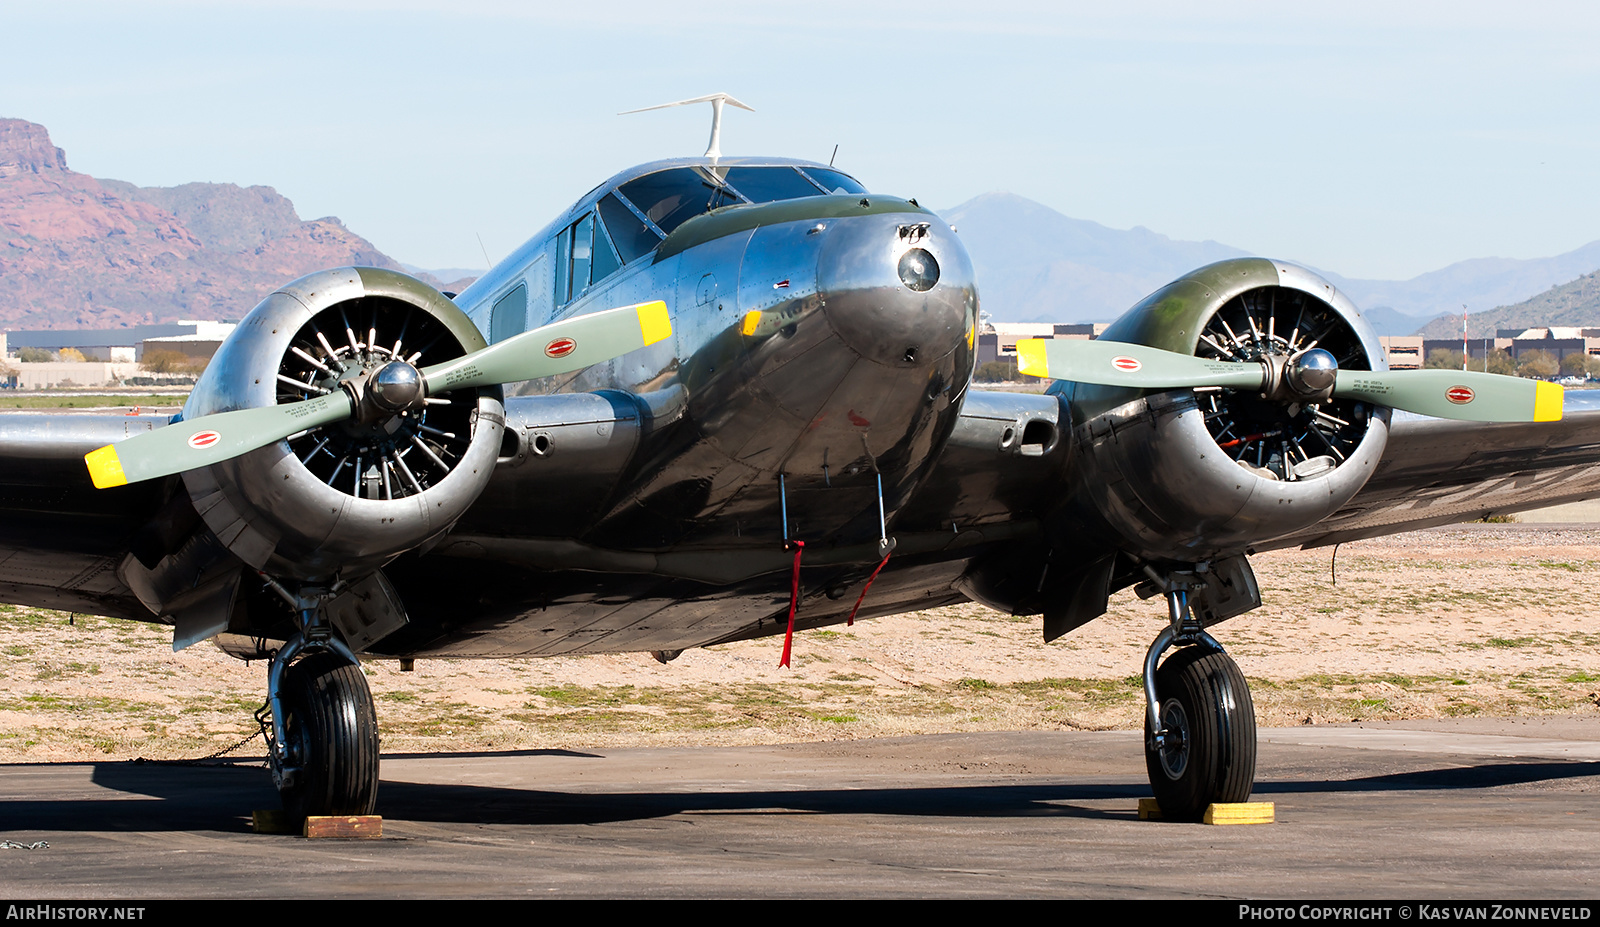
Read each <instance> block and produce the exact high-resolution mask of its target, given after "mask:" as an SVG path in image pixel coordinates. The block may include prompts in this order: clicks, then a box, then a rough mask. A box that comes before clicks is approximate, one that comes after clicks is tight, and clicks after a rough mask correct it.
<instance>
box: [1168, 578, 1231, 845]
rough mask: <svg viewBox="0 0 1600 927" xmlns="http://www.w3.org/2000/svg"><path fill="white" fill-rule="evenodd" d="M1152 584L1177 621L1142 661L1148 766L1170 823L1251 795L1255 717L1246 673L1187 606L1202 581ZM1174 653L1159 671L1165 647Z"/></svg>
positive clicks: (1193, 818) (1192, 580)
mask: <svg viewBox="0 0 1600 927" xmlns="http://www.w3.org/2000/svg"><path fill="white" fill-rule="evenodd" d="M1146 572H1148V573H1150V576H1151V579H1152V580H1153V581H1154V582H1155V583H1156V585H1157V587H1158V588H1159V589H1160V590H1161V591H1162V592H1164V593H1165V595H1166V598H1167V610H1168V613H1169V614H1170V615H1171V618H1172V623H1171V624H1170V625H1168V626H1167V627H1166V629H1164V630H1163V631H1162V632H1161V633H1160V634H1159V635H1157V636H1156V639H1155V642H1154V643H1152V644H1151V645H1150V649H1149V651H1148V652H1146V653H1145V657H1144V697H1145V721H1144V738H1145V746H1144V752H1145V768H1146V769H1147V771H1148V772H1149V774H1150V788H1151V789H1152V790H1153V791H1154V792H1155V796H1156V802H1157V803H1158V804H1160V806H1161V813H1162V816H1163V817H1166V818H1168V819H1171V820H1180V821H1194V820H1199V818H1200V816H1201V815H1203V814H1204V813H1205V810H1206V806H1207V805H1210V804H1213V803H1224V802H1242V801H1247V800H1248V799H1249V798H1250V789H1251V787H1252V786H1253V785H1254V784H1255V775H1256V713H1255V705H1254V704H1252V702H1251V701H1250V688H1249V686H1248V685H1247V684H1246V683H1245V680H1244V674H1243V673H1241V672H1239V666H1238V664H1236V663H1234V662H1233V659H1232V658H1231V657H1229V656H1228V655H1227V654H1226V653H1224V652H1223V650H1222V645H1221V644H1219V643H1217V642H1216V640H1215V639H1213V638H1212V637H1211V635H1209V634H1207V633H1206V632H1205V631H1204V630H1202V629H1201V627H1200V622H1199V621H1198V620H1197V619H1196V618H1195V616H1194V614H1193V612H1192V611H1191V610H1190V608H1189V594H1190V591H1191V590H1193V589H1194V588H1195V587H1196V586H1198V585H1200V584H1201V583H1202V580H1201V579H1200V578H1199V577H1198V576H1197V575H1196V574H1195V573H1192V572H1172V573H1170V574H1168V575H1167V576H1166V577H1161V576H1159V575H1158V574H1156V573H1155V572H1154V571H1150V570H1148V569H1147V570H1146ZM1173 647H1177V648H1179V649H1178V651H1177V652H1176V653H1174V654H1173V655H1172V656H1171V657H1169V658H1168V659H1167V661H1166V662H1165V663H1162V664H1161V667H1160V669H1157V668H1156V662H1157V661H1158V660H1160V659H1161V655H1162V654H1163V653H1165V652H1166V651H1167V650H1169V649H1171V648H1173Z"/></svg>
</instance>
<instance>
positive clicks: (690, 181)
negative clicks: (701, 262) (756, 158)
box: [617, 167, 742, 235]
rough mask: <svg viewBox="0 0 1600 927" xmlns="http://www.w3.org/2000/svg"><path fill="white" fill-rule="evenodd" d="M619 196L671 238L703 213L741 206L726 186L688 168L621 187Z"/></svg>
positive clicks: (630, 182)
mask: <svg viewBox="0 0 1600 927" xmlns="http://www.w3.org/2000/svg"><path fill="white" fill-rule="evenodd" d="M617 192H619V193H621V194H622V195H623V196H625V197H627V198H628V201H629V202H631V203H633V205H635V206H637V207H639V211H640V212H642V213H644V214H645V218H647V219H649V220H650V221H651V222H654V223H655V224H656V227H657V228H659V229H661V231H663V232H665V233H666V234H668V235H671V234H672V230H673V229H675V228H677V227H678V226H680V225H682V224H683V223H685V222H687V221H688V220H690V219H693V218H694V217H695V216H698V215H700V214H701V213H703V212H710V211H711V210H713V209H716V208H717V207H718V206H727V205H730V204H732V203H738V202H742V201H741V200H740V199H739V197H738V196H736V195H735V194H734V192H733V191H732V190H729V189H728V188H727V187H726V186H723V185H721V184H717V183H713V182H712V180H711V178H710V177H708V176H706V175H705V174H702V173H700V172H699V171H697V170H695V169H694V168H689V167H680V168H674V169H672V170H669V171H658V172H656V173H654V174H646V175H645V176H643V177H640V178H639V179H638V180H630V181H628V182H627V183H625V184H623V185H622V186H621V187H618V188H617Z"/></svg>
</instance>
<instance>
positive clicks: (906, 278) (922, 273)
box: [900, 248, 939, 293]
mask: <svg viewBox="0 0 1600 927" xmlns="http://www.w3.org/2000/svg"><path fill="white" fill-rule="evenodd" d="M900 282H901V283H904V284H905V285H906V286H907V287H908V288H909V289H912V290H915V291H917V292H918V293H923V292H926V291H928V290H931V289H933V285H934V284H935V283H938V282H939V262H938V261H935V260H934V259H933V255H931V254H929V253H928V252H927V251H924V250H923V249H921V248H912V249H911V250H910V251H907V252H906V253H905V254H903V255H901V257H900Z"/></svg>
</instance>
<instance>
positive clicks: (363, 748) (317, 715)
mask: <svg viewBox="0 0 1600 927" xmlns="http://www.w3.org/2000/svg"><path fill="white" fill-rule="evenodd" d="M283 710H284V714H285V718H284V729H285V731H286V734H287V737H288V739H289V742H290V744H292V745H293V751H292V752H293V754H294V755H296V756H298V758H299V762H300V770H299V772H298V773H297V774H296V777H295V783H294V785H293V787H291V788H288V789H282V790H280V791H279V792H278V796H279V798H281V799H282V800H283V808H284V810H285V811H287V812H288V813H289V814H290V816H292V817H295V818H303V817H305V816H307V815H324V814H336V815H337V814H372V813H373V809H374V808H376V807H377V804H378V716H377V712H376V710H375V709H374V708H373V702H372V690H371V689H370V688H368V687H367V677H366V676H365V675H363V674H362V672H361V667H359V666H353V665H351V664H349V663H346V662H344V660H343V659H341V658H340V657H339V655H338V654H334V653H318V654H313V655H311V656H309V657H306V658H305V659H303V660H300V661H299V662H297V663H295V664H293V665H291V666H290V667H289V670H288V672H287V673H286V674H285V678H284V682H283Z"/></svg>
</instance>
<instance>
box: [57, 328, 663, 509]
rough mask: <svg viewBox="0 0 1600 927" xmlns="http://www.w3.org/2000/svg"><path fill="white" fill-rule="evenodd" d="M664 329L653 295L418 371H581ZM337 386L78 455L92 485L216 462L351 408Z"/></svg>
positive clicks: (470, 377)
mask: <svg viewBox="0 0 1600 927" xmlns="http://www.w3.org/2000/svg"><path fill="white" fill-rule="evenodd" d="M671 335H672V319H671V317H670V316H669V315H668V313H667V304H666V303H664V302H662V301H660V300H656V301H654V302H648V303H639V304H638V305H635V306H623V307H622V308H620V309H608V310H606V311H604V312H595V313H591V314H589V315H581V316H574V317H572V318H570V319H563V320H562V321H559V322H553V323H551V324H549V325H545V326H542V327H540V328H535V329H533V330H531V331H526V332H523V333H522V334H520V335H517V336H515V337H513V338H507V339H506V340H504V341H501V342H498V343H496V344H492V345H490V346H489V347H486V348H484V349H483V350H481V351H476V352H474V353H472V354H467V355H465V356H463V357H458V358H456V359H455V360H452V361H446V362H445V363H442V364H435V365H434V366H432V367H428V368H426V369H424V370H422V371H421V373H422V377H423V382H424V383H425V384H426V385H427V390H428V392H429V393H442V392H447V391H449V390H454V389H472V388H476V387H480V386H494V385H497V384H500V383H515V382H517V381H519V380H531V379H534V378H535V377H548V376H554V375H555V374H558V373H566V372H568V371H572V370H581V369H582V368H584V367H588V366H590V365H592V364H598V363H601V362H603V361H608V360H610V359H611V358H613V357H620V356H622V355H623V354H627V353H628V352H630V351H636V350H638V349H639V348H643V347H647V346H649V345H652V344H655V343H656V342H658V341H661V340H663V339H665V338H668V337H670V336H671ZM354 412H355V408H354V406H353V404H352V402H351V399H350V396H349V394H348V393H346V392H344V391H342V390H341V391H339V392H336V393H330V394H328V395H326V396H318V397H317V398H315V399H308V400H306V401H304V402H294V403H288V404H285V405H277V406H265V407H262V408H259V409H240V410H238V411H236V412H219V413H217V414H216V415H205V416H201V417H200V418H197V419H195V420H193V421H190V422H181V423H179V424H176V425H169V426H167V427H166V428H158V429H156V430H155V431H152V432H149V433H147V434H142V435H136V436H134V437H132V438H129V439H127V440H126V441H118V442H117V443H116V444H108V445H106V446H105V447H102V448H100V449H99V450H95V451H91V452H90V453H88V454H86V455H85V456H84V462H85V463H86V464H88V466H89V477H90V479H92V480H93V481H94V485H95V488H96V489H107V488H110V487H112V486H122V485H124V484H127V483H136V482H138V481H139V480H149V479H154V478H156V477H160V476H170V475H171V474H174V473H182V472H183V471H185V470H193V469H196V468H198V467H205V466H209V465H211V464H215V463H221V462H222V461H224V460H228V459H230V458H233V457H237V456H239V455H240V454H245V453H248V452H250V451H253V450H255V449H256V448H259V447H266V446H267V445H268V444H271V443H272V442H274V441H281V440H283V439H284V438H287V437H289V436H290V435H292V434H296V433H298V432H301V431H305V430H306V429H308V428H315V427H317V426H318V425H326V424H328V423H330V422H337V421H342V420H344V419H347V418H349V417H350V416H351V415H352V414H354Z"/></svg>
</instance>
